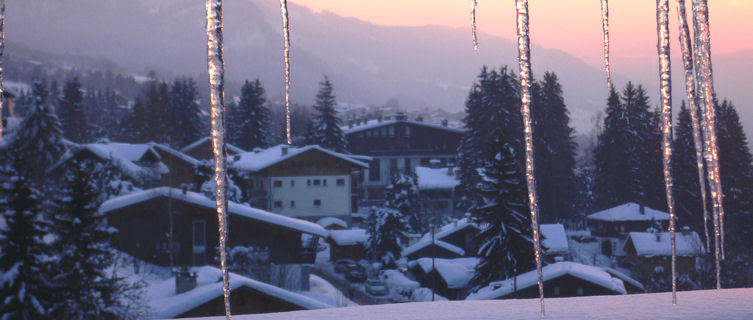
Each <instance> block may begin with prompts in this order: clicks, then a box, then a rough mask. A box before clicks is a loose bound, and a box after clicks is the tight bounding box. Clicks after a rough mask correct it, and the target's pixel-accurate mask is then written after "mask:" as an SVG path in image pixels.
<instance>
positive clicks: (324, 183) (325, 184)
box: [322, 179, 327, 187]
mask: <svg viewBox="0 0 753 320" xmlns="http://www.w3.org/2000/svg"><path fill="white" fill-rule="evenodd" d="M322 184H323V185H324V186H325V187H326V186H327V179H324V180H322Z"/></svg>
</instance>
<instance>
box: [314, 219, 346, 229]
mask: <svg viewBox="0 0 753 320" xmlns="http://www.w3.org/2000/svg"><path fill="white" fill-rule="evenodd" d="M316 224H318V225H320V226H322V227H323V228H324V229H327V230H343V229H347V228H348V223H347V222H345V221H343V220H342V219H338V218H334V217H324V218H321V219H319V220H316Z"/></svg>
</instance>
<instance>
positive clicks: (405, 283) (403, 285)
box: [382, 269, 421, 289]
mask: <svg viewBox="0 0 753 320" xmlns="http://www.w3.org/2000/svg"><path fill="white" fill-rule="evenodd" d="M382 280H383V281H384V284H386V285H387V287H389V288H400V289H415V288H418V287H420V286H421V284H420V283H418V282H416V281H413V280H411V279H408V277H406V276H405V275H404V274H403V273H402V272H400V271H398V270H395V269H389V270H384V271H382Z"/></svg>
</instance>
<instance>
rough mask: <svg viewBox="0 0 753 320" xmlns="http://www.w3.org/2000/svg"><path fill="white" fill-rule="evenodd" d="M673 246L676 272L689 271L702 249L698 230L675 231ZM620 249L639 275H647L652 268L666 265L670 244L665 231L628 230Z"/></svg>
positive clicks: (691, 269) (668, 264)
mask: <svg viewBox="0 0 753 320" xmlns="http://www.w3.org/2000/svg"><path fill="white" fill-rule="evenodd" d="M675 249H676V254H677V270H678V272H679V273H690V272H692V271H693V270H694V269H695V258H696V257H698V256H700V255H702V254H704V253H705V252H706V250H705V248H704V246H703V241H701V238H700V237H699V236H698V233H696V232H695V231H690V230H688V229H685V230H682V231H681V232H676V233H675ZM623 250H624V251H625V254H626V255H625V257H624V261H625V263H626V264H628V265H634V266H635V267H637V269H638V270H639V272H641V273H643V274H650V273H651V272H653V271H654V269H655V268H656V267H664V270H669V268H670V264H671V256H672V245H671V241H670V234H669V232H666V231H665V232H631V233H630V234H629V235H628V237H627V240H625V243H624V245H623Z"/></svg>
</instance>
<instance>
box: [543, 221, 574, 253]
mask: <svg viewBox="0 0 753 320" xmlns="http://www.w3.org/2000/svg"><path fill="white" fill-rule="evenodd" d="M539 230H541V235H542V236H543V239H542V240H541V242H542V244H543V245H544V247H545V248H546V253H547V254H549V255H557V254H567V253H568V252H570V249H569V247H568V246H567V234H565V227H564V226H563V225H562V224H559V223H557V224H542V225H540V226H539Z"/></svg>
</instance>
